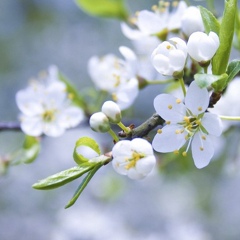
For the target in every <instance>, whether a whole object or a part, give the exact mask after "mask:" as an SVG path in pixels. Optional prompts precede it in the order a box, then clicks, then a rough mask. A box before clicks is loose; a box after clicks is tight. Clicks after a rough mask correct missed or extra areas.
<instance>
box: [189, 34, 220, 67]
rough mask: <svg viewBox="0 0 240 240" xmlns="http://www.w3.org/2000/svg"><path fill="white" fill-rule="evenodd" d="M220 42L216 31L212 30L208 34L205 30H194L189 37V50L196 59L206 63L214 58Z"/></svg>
mask: <svg viewBox="0 0 240 240" xmlns="http://www.w3.org/2000/svg"><path fill="white" fill-rule="evenodd" d="M219 44H220V42H219V37H218V35H217V34H216V33H215V32H210V33H209V34H208V35H207V34H206V33H203V32H194V33H193V34H191V35H190V37H189V39H188V42H187V51H188V54H189V55H190V56H191V58H193V59H194V60H195V61H197V62H199V63H205V62H208V61H209V60H211V59H212V57H213V56H214V54H215V53H216V51H217V49H218V47H219Z"/></svg>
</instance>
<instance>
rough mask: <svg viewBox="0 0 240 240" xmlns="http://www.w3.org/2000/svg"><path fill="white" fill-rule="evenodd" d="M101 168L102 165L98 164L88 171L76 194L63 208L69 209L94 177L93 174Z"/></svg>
mask: <svg viewBox="0 0 240 240" xmlns="http://www.w3.org/2000/svg"><path fill="white" fill-rule="evenodd" d="M102 166H103V163H99V164H97V165H96V166H95V167H94V168H93V169H92V170H91V171H89V173H88V174H87V176H86V177H85V178H84V179H83V181H82V182H81V184H80V185H79V187H78V188H77V190H76V192H75V193H74V195H73V197H72V198H71V200H70V201H69V202H68V203H67V205H66V206H65V208H69V207H71V206H72V205H73V204H74V203H75V202H76V201H77V199H78V198H79V196H80V194H81V193H82V192H83V190H84V189H85V187H86V186H87V185H88V183H89V181H90V180H91V179H92V177H93V176H94V174H95V173H96V172H97V171H98V169H99V168H101V167H102Z"/></svg>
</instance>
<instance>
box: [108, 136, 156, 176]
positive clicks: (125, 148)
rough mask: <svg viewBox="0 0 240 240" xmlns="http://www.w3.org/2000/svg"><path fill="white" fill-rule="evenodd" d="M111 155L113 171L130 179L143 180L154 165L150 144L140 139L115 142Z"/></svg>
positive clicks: (154, 160)
mask: <svg viewBox="0 0 240 240" xmlns="http://www.w3.org/2000/svg"><path fill="white" fill-rule="evenodd" d="M112 155H113V160H112V165H113V168H114V170H115V171H116V172H118V173H119V174H122V175H127V176H128V177H129V178H131V179H142V178H145V177H146V176H147V175H148V174H149V173H150V172H151V171H152V170H153V168H154V166H155V163H156V159H155V157H154V154H153V149H152V146H151V144H150V143H149V142H148V141H146V140H144V139H142V138H135V139H133V140H132V141H129V140H122V141H119V142H117V143H116V144H115V145H114V147H113V149H112Z"/></svg>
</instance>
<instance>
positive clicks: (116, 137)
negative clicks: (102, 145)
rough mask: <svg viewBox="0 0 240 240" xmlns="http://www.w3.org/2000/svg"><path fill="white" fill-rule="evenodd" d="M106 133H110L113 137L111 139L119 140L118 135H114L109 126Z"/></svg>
mask: <svg viewBox="0 0 240 240" xmlns="http://www.w3.org/2000/svg"><path fill="white" fill-rule="evenodd" d="M108 133H109V134H110V135H111V137H112V138H113V140H114V141H115V142H118V141H119V138H118V136H117V135H116V133H115V132H114V131H113V130H112V129H111V128H110V130H109V131H108Z"/></svg>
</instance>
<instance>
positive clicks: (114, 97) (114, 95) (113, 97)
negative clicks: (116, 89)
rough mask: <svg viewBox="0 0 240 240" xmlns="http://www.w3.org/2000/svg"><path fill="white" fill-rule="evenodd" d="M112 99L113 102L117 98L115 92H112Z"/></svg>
mask: <svg viewBox="0 0 240 240" xmlns="http://www.w3.org/2000/svg"><path fill="white" fill-rule="evenodd" d="M112 99H113V101H115V102H116V101H117V100H118V98H117V94H116V93H113V94H112Z"/></svg>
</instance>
